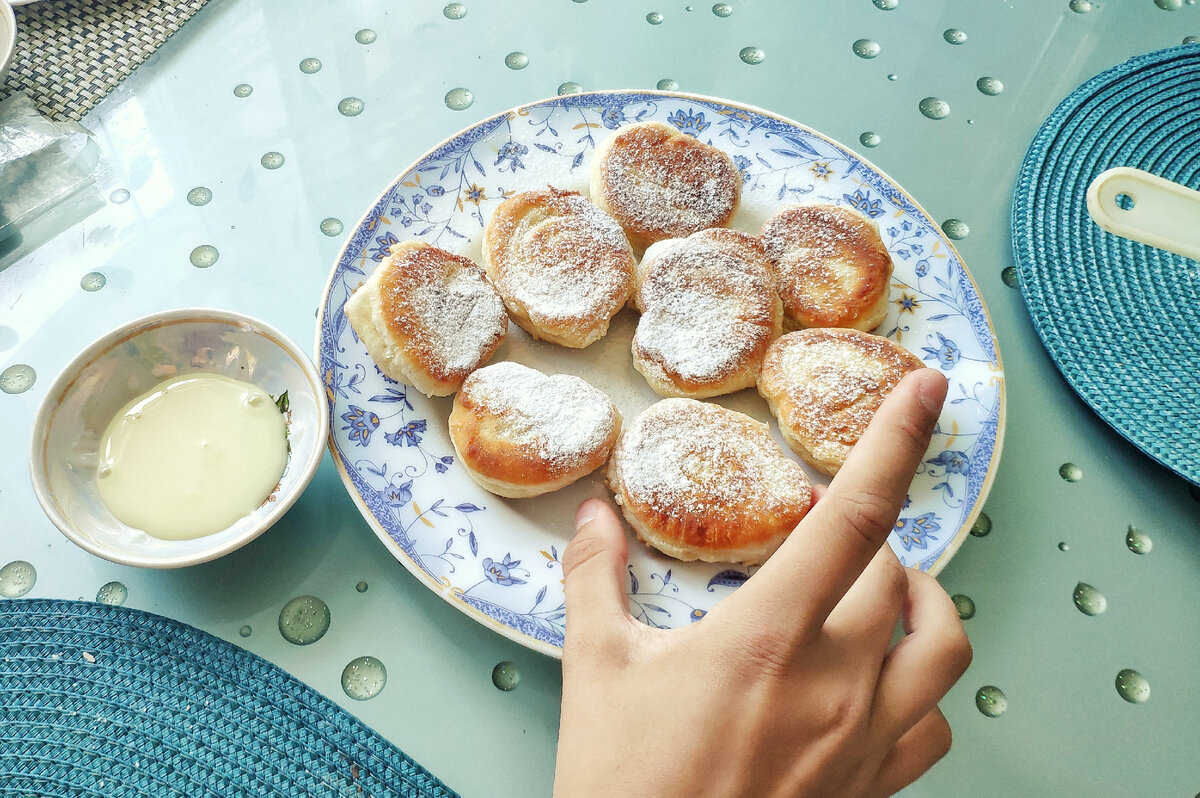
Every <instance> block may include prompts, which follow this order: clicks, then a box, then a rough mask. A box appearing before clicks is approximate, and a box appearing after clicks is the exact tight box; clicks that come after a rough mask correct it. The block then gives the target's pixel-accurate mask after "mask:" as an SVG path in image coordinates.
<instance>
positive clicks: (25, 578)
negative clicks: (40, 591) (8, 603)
mask: <svg viewBox="0 0 1200 798" xmlns="http://www.w3.org/2000/svg"><path fill="white" fill-rule="evenodd" d="M35 584H37V569H35V568H34V567H33V566H32V565H30V564H29V563H27V562H25V561H24V560H13V561H12V562H10V563H9V564H8V565H6V566H4V567H3V568H0V596H2V597H4V598H20V597H21V596H24V595H25V594H26V593H28V592H29V591H30V590H33V586H34V585H35Z"/></svg>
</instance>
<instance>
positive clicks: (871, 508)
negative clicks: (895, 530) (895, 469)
mask: <svg viewBox="0 0 1200 798" xmlns="http://www.w3.org/2000/svg"><path fill="white" fill-rule="evenodd" d="M839 507H840V510H841V520H842V523H843V524H844V525H845V527H846V529H847V530H848V531H850V532H852V533H854V534H855V535H856V536H857V537H859V538H861V539H862V542H863V546H864V548H870V549H875V548H878V547H879V545H880V543H882V542H883V541H884V540H885V539H886V538H887V536H888V533H889V532H891V531H892V527H893V526H895V524H896V508H895V507H893V506H892V502H891V501H889V500H888V499H887V498H886V497H884V496H882V495H880V493H878V492H876V491H873V490H864V489H857V490H852V491H849V492H847V493H846V494H845V495H843V496H842V497H841V499H840V502H839Z"/></svg>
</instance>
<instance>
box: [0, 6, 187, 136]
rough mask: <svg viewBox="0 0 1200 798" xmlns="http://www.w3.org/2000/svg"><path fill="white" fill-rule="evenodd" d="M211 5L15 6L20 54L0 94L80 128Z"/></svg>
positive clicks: (16, 56) (15, 58) (14, 61)
mask: <svg viewBox="0 0 1200 798" xmlns="http://www.w3.org/2000/svg"><path fill="white" fill-rule="evenodd" d="M206 2H208V0H178V2H168V1H167V0H55V2H41V3H32V4H30V5H26V6H19V7H17V8H14V9H13V11H14V12H15V13H16V16H17V52H16V54H15V56H14V58H13V63H12V69H11V70H10V71H9V74H8V79H7V80H6V81H5V83H4V86H3V87H0V91H2V92H3V94H5V95H7V94H10V93H12V92H16V91H24V92H25V93H26V94H28V95H29V97H30V99H32V100H33V102H34V104H35V105H37V107H38V109H39V110H40V111H41V112H42V113H43V114H45V115H46V116H48V117H50V118H51V119H58V120H67V119H70V120H75V121H78V120H79V119H80V118H81V117H83V115H84V114H86V113H87V112H88V111H90V110H91V109H92V108H94V107H95V105H96V103H98V102H100V100H101V99H103V98H104V96H105V95H107V94H108V93H109V92H110V91H112V90H113V88H114V87H115V86H116V85H117V84H118V83H120V82H121V81H122V80H123V79H124V78H125V77H126V76H127V75H129V73H131V72H133V70H134V69H136V68H137V67H138V65H139V64H141V63H142V62H144V61H145V60H146V59H147V58H149V57H150V56H151V55H152V54H153V53H154V51H155V50H157V49H158V48H159V47H160V46H161V45H162V44H163V42H165V41H166V40H167V39H168V38H170V36H171V35H172V34H173V33H175V31H177V30H179V28H180V27H182V26H183V23H185V22H187V21H188V20H189V19H191V18H192V15H193V14H195V13H196V12H197V11H199V10H200V8H201V7H202V6H204V4H205V3H206Z"/></svg>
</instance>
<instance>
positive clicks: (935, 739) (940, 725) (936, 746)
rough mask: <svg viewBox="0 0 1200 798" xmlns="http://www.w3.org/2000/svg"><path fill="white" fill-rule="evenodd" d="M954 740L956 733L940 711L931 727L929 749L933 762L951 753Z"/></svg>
mask: <svg viewBox="0 0 1200 798" xmlns="http://www.w3.org/2000/svg"><path fill="white" fill-rule="evenodd" d="M953 742H954V733H953V732H952V731H951V730H950V722H949V721H947V720H946V717H945V716H944V715H942V713H940V712H938V713H937V716H936V718H935V720H934V722H933V723H932V724H930V728H929V751H930V754H931V758H932V760H933V762H937V761H938V760H940V759H941V758H942V757H944V756H945V755H946V754H948V753H950V746H951V745H952V744H953ZM930 764H932V762H931V763H930Z"/></svg>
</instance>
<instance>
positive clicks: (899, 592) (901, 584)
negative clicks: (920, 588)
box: [886, 555, 908, 607]
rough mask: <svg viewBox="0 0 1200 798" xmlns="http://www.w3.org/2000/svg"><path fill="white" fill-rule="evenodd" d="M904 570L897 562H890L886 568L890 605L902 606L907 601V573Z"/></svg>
mask: <svg viewBox="0 0 1200 798" xmlns="http://www.w3.org/2000/svg"><path fill="white" fill-rule="evenodd" d="M889 556H890V555H889ZM894 559H895V558H893V560H894ZM906 571H907V569H906V568H905V567H904V566H903V565H901V564H900V563H899V562H893V563H891V565H890V566H889V568H888V579H887V587H886V590H887V599H888V601H889V604H890V606H893V607H903V606H904V605H905V603H906V602H907V601H908V574H907V573H906Z"/></svg>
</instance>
